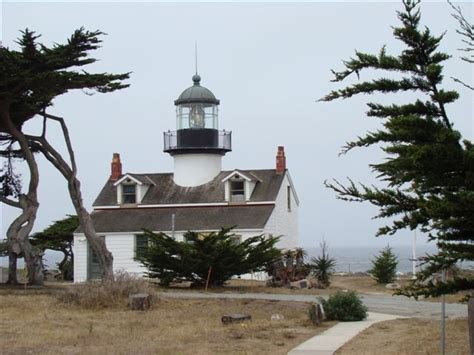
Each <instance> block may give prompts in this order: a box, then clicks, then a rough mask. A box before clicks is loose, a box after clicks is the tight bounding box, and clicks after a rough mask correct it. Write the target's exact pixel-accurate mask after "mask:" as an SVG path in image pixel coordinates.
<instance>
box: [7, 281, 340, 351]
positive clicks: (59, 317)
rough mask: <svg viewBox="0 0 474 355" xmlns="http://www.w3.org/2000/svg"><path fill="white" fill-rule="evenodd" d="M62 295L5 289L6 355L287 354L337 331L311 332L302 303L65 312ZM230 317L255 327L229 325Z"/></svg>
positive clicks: (169, 303)
mask: <svg viewBox="0 0 474 355" xmlns="http://www.w3.org/2000/svg"><path fill="white" fill-rule="evenodd" d="M51 292H52V293H53V294H48V293H51ZM56 292H58V291H57V290H54V291H49V292H48V291H45V290H36V291H26V292H25V291H23V290H11V289H0V304H1V307H2V312H0V334H1V337H0V349H2V351H1V352H2V354H18V353H35V354H37V353H40V354H57V353H62V354H65V353H67V354H79V353H80V354H86V353H100V354H191V353H192V354H211V353H212V354H215V353H217V354H219V353H246V354H286V353H287V352H288V350H290V349H291V348H293V347H295V346H297V345H298V344H300V343H301V342H303V341H305V340H306V339H308V338H310V337H311V336H313V335H315V334H317V333H319V332H321V331H323V330H325V329H327V328H328V327H330V326H332V325H333V324H334V323H333V322H328V323H325V324H324V325H323V326H321V327H318V328H315V327H313V326H312V325H311V324H310V322H309V319H308V316H307V312H306V311H307V304H303V303H292V302H270V301H251V300H168V299H166V300H160V301H159V302H158V303H157V304H155V306H154V308H153V309H152V310H151V311H147V312H139V311H138V312H133V311H128V310H127V309H126V306H123V308H121V309H115V310H112V309H95V310H91V309H84V308H80V307H78V306H67V305H65V304H63V303H61V302H59V301H58V300H57V299H56V296H55V295H54V293H56ZM227 312H236V313H249V314H251V315H252V321H251V322H247V323H241V324H235V325H227V326H224V325H222V323H221V321H220V318H221V316H222V315H223V314H224V313H227ZM275 313H278V314H282V315H283V316H284V319H283V320H279V321H271V320H270V318H271V316H272V314H275ZM5 349H8V351H6V350H5Z"/></svg>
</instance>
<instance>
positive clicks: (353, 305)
mask: <svg viewBox="0 0 474 355" xmlns="http://www.w3.org/2000/svg"><path fill="white" fill-rule="evenodd" d="M323 307H324V312H325V313H326V318H327V319H328V320H338V321H342V322H352V321H360V320H363V319H365V318H367V307H366V306H365V305H364V304H363V303H362V301H361V300H360V298H359V297H358V296H357V294H356V293H355V292H353V291H349V292H341V291H339V292H337V293H336V294H334V295H332V296H330V297H329V298H328V299H327V300H324V301H323Z"/></svg>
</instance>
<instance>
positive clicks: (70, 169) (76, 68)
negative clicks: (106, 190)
mask: <svg viewBox="0 0 474 355" xmlns="http://www.w3.org/2000/svg"><path fill="white" fill-rule="evenodd" d="M102 34H103V33H102V32H100V31H93V32H89V31H86V30H84V29H83V28H80V29H79V30H76V31H75V32H74V34H73V35H72V36H71V37H70V38H69V39H68V41H67V43H65V44H54V45H53V46H51V47H48V46H46V45H44V44H42V43H40V42H39V41H38V38H39V36H38V35H36V34H35V33H34V32H32V31H29V30H28V29H26V30H25V31H24V32H22V36H21V38H20V39H19V40H18V42H17V43H18V44H19V46H20V50H11V49H9V48H7V47H2V46H0V73H1V74H2V76H1V79H2V80H0V134H1V137H0V140H1V141H4V142H9V143H15V144H17V145H18V146H19V148H18V150H17V154H18V155H19V156H21V158H22V159H24V160H25V161H26V163H27V164H28V168H29V172H30V179H29V185H28V189H27V191H26V192H25V193H21V194H20V195H19V197H18V200H17V201H14V200H11V199H7V198H5V197H4V196H2V199H1V201H2V202H3V203H7V204H9V205H10V206H15V207H18V208H21V210H22V213H21V214H20V215H19V216H18V217H17V218H16V219H15V220H14V221H13V222H12V224H11V225H10V227H9V229H8V231H7V239H8V243H9V248H10V249H11V250H12V251H14V252H16V253H19V252H21V253H22V254H23V255H24V257H25V261H26V264H27V268H28V278H29V281H30V283H34V284H41V283H42V265H41V264H40V262H41V253H39V252H38V251H37V250H36V249H35V248H34V246H32V245H31V243H29V240H28V236H29V234H30V232H31V230H32V228H33V225H34V222H35V219H36V213H37V210H38V207H39V202H38V196H37V188H38V184H39V171H38V166H37V163H36V160H35V157H34V155H33V153H34V152H35V151H40V152H41V153H43V155H44V156H45V157H46V159H47V160H48V161H50V162H51V163H52V164H53V165H54V166H55V167H56V169H57V170H58V171H59V172H60V173H61V174H62V175H63V176H64V177H65V178H66V180H67V182H68V184H67V186H68V189H69V194H70V196H71V201H72V203H73V205H74V207H75V209H76V213H77V215H78V216H79V220H80V222H81V225H82V227H83V229H84V234H85V235H86V238H87V240H88V243H89V244H90V245H91V247H92V249H93V250H94V252H95V253H96V255H97V256H98V259H99V262H100V264H101V266H102V268H103V271H104V277H106V278H113V268H112V262H113V258H112V254H111V253H110V252H109V251H108V250H107V248H106V246H105V242H104V241H103V239H102V238H100V237H99V236H97V234H96V232H95V230H94V227H93V225H92V220H91V218H90V215H89V213H88V211H87V210H86V209H85V207H84V205H83V201H82V194H81V190H80V182H79V180H78V179H77V166H76V160H75V155H74V150H73V148H72V144H71V140H70V137H69V133H68V129H67V125H66V122H65V120H64V119H63V118H61V117H56V116H53V115H50V114H47V113H46V109H47V108H48V107H50V106H52V102H53V100H54V99H55V98H56V97H57V96H59V95H62V94H64V93H67V92H68V91H69V90H73V89H90V90H92V91H97V92H102V93H105V92H111V91H115V90H119V89H122V88H125V87H127V86H128V85H126V84H123V82H122V81H123V80H125V79H127V78H128V76H129V74H128V73H125V74H108V73H99V74H90V73H88V72H86V71H84V70H82V67H84V66H86V65H88V64H92V63H94V62H96V59H95V58H91V57H90V56H89V52H90V51H93V50H96V49H98V48H99V46H100V43H101V40H100V39H99V37H100V36H101V35H102ZM35 117H37V118H39V119H42V120H43V130H42V132H41V134H40V135H38V136H32V135H28V134H26V133H25V132H24V131H23V124H24V123H25V122H26V121H28V120H31V119H33V118H35ZM49 121H53V122H55V123H59V125H60V127H61V130H62V133H63V137H64V139H65V143H66V147H67V152H68V155H69V156H68V158H69V159H64V158H63V156H62V155H61V154H60V153H59V152H58V151H57V150H56V149H55V148H54V147H53V145H52V144H50V142H49V141H48V139H47V134H46V131H47V130H46V127H47V123H48V122H49ZM68 160H69V162H68Z"/></svg>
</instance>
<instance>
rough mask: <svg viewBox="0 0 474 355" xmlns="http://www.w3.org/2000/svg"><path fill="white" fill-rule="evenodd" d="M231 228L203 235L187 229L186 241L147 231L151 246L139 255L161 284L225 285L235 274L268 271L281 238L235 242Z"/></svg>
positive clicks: (150, 272)
mask: <svg viewBox="0 0 474 355" xmlns="http://www.w3.org/2000/svg"><path fill="white" fill-rule="evenodd" d="M231 229H232V228H222V229H221V230H220V231H219V232H212V233H209V234H207V235H202V234H201V233H196V232H186V233H185V234H184V240H185V241H183V242H179V241H176V240H175V239H174V238H172V237H170V236H168V235H166V234H164V233H159V234H155V233H152V232H150V231H147V230H145V235H146V236H147V237H148V238H149V243H148V246H147V247H145V248H143V250H142V251H141V253H140V254H141V255H140V256H139V257H137V260H138V261H140V262H141V263H142V264H143V265H145V266H146V267H147V268H148V276H149V277H150V278H158V279H159V280H160V285H162V286H169V284H170V283H171V282H174V281H175V282H179V281H191V282H192V283H193V285H198V286H201V285H205V284H206V281H207V280H208V278H209V286H220V285H223V284H224V283H225V282H226V281H227V280H229V279H230V278H231V277H233V276H238V275H243V274H247V273H251V272H259V271H266V270H267V268H268V267H269V265H270V264H271V263H273V262H274V261H275V260H276V259H277V258H278V257H279V256H280V251H279V250H278V249H277V248H276V247H275V244H276V243H277V242H278V240H279V238H278V237H270V238H266V237H265V236H263V235H260V236H256V237H251V238H248V239H246V240H244V241H242V242H236V240H235V235H234V234H232V233H230V231H231Z"/></svg>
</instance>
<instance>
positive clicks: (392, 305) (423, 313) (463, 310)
mask: <svg viewBox="0 0 474 355" xmlns="http://www.w3.org/2000/svg"><path fill="white" fill-rule="evenodd" d="M160 295H162V296H163V297H169V298H234V299H242V298H250V299H260V300H274V301H296V302H312V301H314V300H315V298H316V296H312V295H288V294H270V293H230V292H226V293H205V292H189V291H187V292H177V291H166V292H161V293H160ZM360 296H361V298H362V300H363V302H364V304H365V305H366V306H367V307H368V308H369V311H370V312H376V313H386V314H395V315H401V316H405V317H418V318H439V317H440V315H441V304H440V303H436V302H422V301H415V300H413V299H410V298H407V297H404V296H389V295H373V294H361V295H360ZM446 315H447V316H448V318H459V317H467V305H465V304H455V303H451V304H446Z"/></svg>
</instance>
